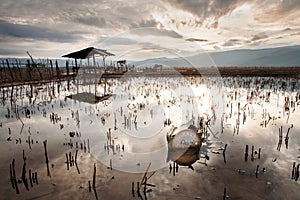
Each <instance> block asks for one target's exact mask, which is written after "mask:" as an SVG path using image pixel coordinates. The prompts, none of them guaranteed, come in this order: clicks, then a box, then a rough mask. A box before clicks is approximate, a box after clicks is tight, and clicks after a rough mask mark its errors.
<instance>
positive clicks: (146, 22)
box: [131, 19, 159, 28]
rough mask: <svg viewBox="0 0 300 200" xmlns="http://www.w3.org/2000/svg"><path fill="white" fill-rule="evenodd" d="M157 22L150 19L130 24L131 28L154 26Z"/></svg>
mask: <svg viewBox="0 0 300 200" xmlns="http://www.w3.org/2000/svg"><path fill="white" fill-rule="evenodd" d="M158 24H159V22H157V21H155V20H154V19H151V20H142V21H140V22H135V23H132V24H131V28H144V27H146V28H152V27H153V28H155V27H156V26H157V25H158Z"/></svg>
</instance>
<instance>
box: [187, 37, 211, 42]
mask: <svg viewBox="0 0 300 200" xmlns="http://www.w3.org/2000/svg"><path fill="white" fill-rule="evenodd" d="M186 41H189V42H208V40H206V39H200V38H188V39H186Z"/></svg>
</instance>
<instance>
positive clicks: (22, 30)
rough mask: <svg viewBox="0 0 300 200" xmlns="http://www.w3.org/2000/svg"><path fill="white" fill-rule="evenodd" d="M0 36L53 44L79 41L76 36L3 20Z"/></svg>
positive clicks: (0, 25) (0, 24) (1, 21)
mask: <svg viewBox="0 0 300 200" xmlns="http://www.w3.org/2000/svg"><path fill="white" fill-rule="evenodd" d="M0 35H1V36H2V37H16V38H31V39H37V40H47V41H55V42H72V41H75V40H77V39H79V37H78V36H75V35H72V34H68V33H64V32H58V31H54V30H51V29H49V28H42V27H37V26H32V25H23V24H12V23H9V22H6V21H4V20H0Z"/></svg>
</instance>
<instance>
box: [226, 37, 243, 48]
mask: <svg viewBox="0 0 300 200" xmlns="http://www.w3.org/2000/svg"><path fill="white" fill-rule="evenodd" d="M242 43H243V41H242V40H240V39H235V38H233V39H230V40H228V41H226V42H224V44H223V45H222V46H227V47H229V46H235V45H240V44H242Z"/></svg>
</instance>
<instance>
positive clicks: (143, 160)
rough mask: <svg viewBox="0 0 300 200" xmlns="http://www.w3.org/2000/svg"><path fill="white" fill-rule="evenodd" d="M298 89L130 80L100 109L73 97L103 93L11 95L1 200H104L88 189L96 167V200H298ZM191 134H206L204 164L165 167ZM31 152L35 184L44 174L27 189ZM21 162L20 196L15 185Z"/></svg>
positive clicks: (59, 88) (274, 81)
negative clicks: (174, 136) (174, 134)
mask: <svg viewBox="0 0 300 200" xmlns="http://www.w3.org/2000/svg"><path fill="white" fill-rule="evenodd" d="M299 88H300V84H299V83H298V81H297V80H295V79H289V78H284V79H282V78H184V77H181V78H152V79H149V78H147V79H144V78H123V79H113V80H108V83H107V86H106V89H107V91H109V92H111V93H112V94H113V96H112V97H110V98H109V99H108V100H106V101H102V102H99V103H95V104H90V103H86V102H84V101H80V100H76V99H70V98H67V97H66V96H68V95H70V94H76V93H83V92H87V93H91V94H93V95H94V94H96V95H97V96H100V95H101V94H102V92H103V90H104V86H103V85H97V86H96V87H95V86H94V85H77V84H76V81H71V82H70V83H69V89H68V83H67V82H60V83H51V84H47V85H34V86H32V87H30V86H29V85H24V86H20V87H14V88H13V91H12V88H11V87H9V88H3V89H2V90H1V110H0V113H1V116H0V117H1V118H0V122H1V127H0V133H1V134H0V143H1V145H0V150H1V154H0V159H1V163H0V173H1V177H2V178H1V179H0V185H1V190H0V195H1V196H2V197H5V198H6V199H53V198H59V199H62V198H64V199H69V198H73V199H74V198H75V199H96V196H95V192H94V191H93V190H92V191H91V192H89V187H88V181H90V182H91V184H92V181H93V169H94V168H93V167H94V163H95V164H96V168H97V171H96V179H95V181H96V184H95V191H96V193H97V197H98V199H139V198H143V199H146V198H147V199H223V198H224V196H225V197H226V198H228V199H297V198H298V196H299V195H298V194H297V192H296V191H297V188H298V187H299V181H296V180H295V179H293V180H292V169H293V163H294V162H295V166H296V167H297V165H298V163H300V160H299V158H298V156H300V151H299V144H300V136H298V133H299V125H298V122H299V119H300V118H299V117H300V112H299V106H298V103H299V104H300V100H299V93H298V92H299ZM11 95H12V98H11ZM23 124H24V125H23ZM190 125H194V126H195V127H197V128H200V127H201V126H204V129H203V130H204V132H205V134H203V135H202V146H201V148H200V152H199V156H200V159H199V160H198V161H196V162H195V163H193V164H192V166H181V165H178V166H177V167H176V163H174V162H173V161H172V160H168V159H167V158H168V144H167V140H166V136H167V134H168V133H169V132H170V131H171V130H172V129H174V128H175V129H177V130H180V129H185V128H188V127H189V126H190ZM281 129H282V131H281ZM203 130H202V131H203ZM288 130H289V131H288ZM281 132H282V137H281V139H280V134H281ZM287 133H288V134H287ZM45 140H47V152H48V157H49V167H50V173H51V174H50V176H48V175H47V168H46V163H45V155H44V146H43V141H45ZM280 140H281V145H280ZM28 141H30V145H29V142H28ZM226 144H227V148H226V151H224V147H225V145H226ZM246 145H248V156H247V160H246V158H245V149H246ZM252 146H253V147H252ZM252 148H253V153H252ZM23 150H24V154H25V157H26V159H25V162H26V173H25V175H26V177H27V179H28V180H29V176H28V171H29V169H30V170H31V171H32V172H37V174H38V184H36V183H34V184H33V187H31V186H29V190H26V188H25V186H24V184H23V181H22V178H21V177H22V169H23V163H24V162H23V155H22V152H23ZM76 150H77V154H78V155H77V167H78V168H76V167H75V165H74V166H69V169H67V163H66V161H67V159H66V154H68V156H69V153H71V156H73V158H74V157H75V153H76ZM223 152H224V153H223ZM205 157H206V159H205ZM13 159H15V170H16V179H17V181H18V180H19V183H18V188H19V190H20V194H16V190H15V189H13V188H12V185H11V181H10V173H9V172H10V168H9V167H10V164H11V163H12V160H13ZM150 163H151V164H150ZM149 164H150V165H149ZM148 166H150V167H149V170H148V174H147V177H150V175H151V174H152V172H154V171H155V174H154V175H153V176H151V177H150V178H149V180H147V183H150V184H151V185H148V186H147V187H146V189H145V191H146V194H144V185H142V186H140V194H141V197H139V194H138V192H137V182H141V181H142V178H143V174H144V172H145V171H146V169H147V167H148ZM170 166H171V167H170ZM132 182H134V191H133V192H132ZM224 189H226V194H225V195H224ZM147 191H148V192H147ZM133 195H134V196H133Z"/></svg>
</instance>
